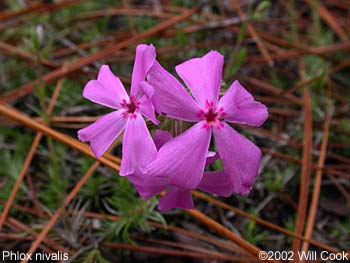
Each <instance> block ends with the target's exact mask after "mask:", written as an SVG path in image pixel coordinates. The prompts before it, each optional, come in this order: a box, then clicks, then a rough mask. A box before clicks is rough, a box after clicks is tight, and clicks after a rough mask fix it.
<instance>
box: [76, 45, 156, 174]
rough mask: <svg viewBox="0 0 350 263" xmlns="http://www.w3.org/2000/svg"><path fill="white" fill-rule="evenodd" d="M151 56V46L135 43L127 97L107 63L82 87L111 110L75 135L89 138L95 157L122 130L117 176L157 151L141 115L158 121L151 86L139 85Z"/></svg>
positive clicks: (139, 167) (87, 95)
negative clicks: (95, 78)
mask: <svg viewBox="0 0 350 263" xmlns="http://www.w3.org/2000/svg"><path fill="white" fill-rule="evenodd" d="M155 58H156V52H155V48H154V46H153V45H138V46H137V48H136V57H135V63H134V69H133V73H132V80H131V89H130V97H129V96H128V94H127V92H126V90H125V88H124V86H123V84H122V83H121V81H120V79H119V78H118V77H117V76H115V75H114V74H113V73H112V72H111V70H110V68H109V67H108V66H107V65H103V66H102V67H101V68H100V71H99V73H98V77H97V80H90V81H89V82H88V83H87V84H86V86H85V87H84V91H83V96H84V97H85V98H87V99H89V100H91V101H93V102H96V103H98V104H101V105H104V106H107V107H109V108H112V109H114V110H115V111H113V112H111V113H109V114H107V115H105V116H103V117H101V118H100V119H98V120H97V121H96V122H95V123H93V124H91V125H89V126H88V127H86V128H84V129H81V130H79V131H78V137H79V139H80V140H81V141H83V142H88V141H89V142H90V146H91V149H92V151H93V152H94V154H95V156H96V157H100V156H101V155H102V154H103V153H104V152H105V151H106V150H107V149H108V148H109V147H110V146H111V144H112V143H113V141H114V140H115V139H116V138H117V137H118V136H119V135H120V133H121V132H122V131H123V130H124V129H125V133H124V138H123V149H122V152H123V158H122V163H121V168H120V175H128V174H132V173H134V172H138V171H141V170H142V168H143V167H144V166H145V165H146V164H148V163H149V162H150V161H152V160H153V159H154V158H155V155H156V152H157V150H156V147H155V145H154V143H153V140H152V138H151V135H150V133H149V131H148V129H147V126H146V123H145V121H144V119H143V117H142V115H143V116H145V117H147V118H148V119H150V120H151V121H152V122H153V123H155V124H158V120H157V119H156V118H155V115H154V108H153V105H152V102H151V97H152V95H153V92H154V91H153V88H152V87H149V86H147V85H145V86H144V87H143V85H142V82H143V81H144V79H145V77H146V74H147V73H148V71H149V70H150V68H151V67H152V65H153V63H154V62H155ZM143 152H147V154H143Z"/></svg>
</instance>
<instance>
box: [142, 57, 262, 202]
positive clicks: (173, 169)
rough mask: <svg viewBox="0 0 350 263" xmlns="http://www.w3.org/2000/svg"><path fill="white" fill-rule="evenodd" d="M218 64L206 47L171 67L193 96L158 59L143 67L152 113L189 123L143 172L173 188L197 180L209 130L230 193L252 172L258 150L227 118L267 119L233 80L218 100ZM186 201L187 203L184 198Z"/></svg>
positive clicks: (243, 187)
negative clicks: (198, 54) (200, 54)
mask: <svg viewBox="0 0 350 263" xmlns="http://www.w3.org/2000/svg"><path fill="white" fill-rule="evenodd" d="M223 63H224V58H223V56H222V55H220V54H219V53H218V52H216V51H211V52H209V53H207V54H206V55H205V56H204V57H202V58H194V59H190V60H188V61H186V62H184V63H182V64H180V65H178V66H177V67H176V72H177V73H178V74H179V75H180V77H181V78H182V80H183V81H184V82H185V84H186V85H187V87H188V88H189V89H190V91H191V92H192V96H193V97H192V96H191V95H190V94H189V93H188V92H187V91H186V89H185V88H184V87H183V86H182V85H181V84H180V82H179V81H178V80H177V79H176V78H174V77H173V76H172V75H171V74H170V73H169V72H167V71H166V70H165V69H163V68H162V66H161V65H160V64H159V63H158V62H155V63H154V65H153V67H152V68H151V70H150V71H149V74H148V79H147V84H145V85H144V86H152V87H154V91H155V92H154V94H153V97H152V101H153V103H154V105H155V108H156V110H157V112H158V113H160V114H162V115H165V116H167V117H170V118H175V119H179V120H184V121H189V122H195V124H194V125H193V126H192V127H191V128H190V129H188V130H186V131H185V132H184V133H182V134H180V135H179V136H177V137H175V138H174V139H172V140H170V141H168V142H167V143H165V144H164V145H163V146H162V147H161V148H160V149H159V151H158V153H157V155H156V158H155V160H154V161H153V162H152V163H150V165H148V166H147V167H146V170H147V172H148V174H149V175H151V176H155V177H163V178H167V180H168V181H167V183H168V184H169V185H172V186H174V190H172V191H173V192H174V191H178V189H187V190H191V189H195V188H197V187H198V186H199V184H200V183H201V181H202V178H203V172H204V168H205V163H206V157H207V153H208V149H209V145H210V141H211V135H212V133H213V134H214V139H215V143H216V147H217V151H218V153H219V155H220V158H221V160H222V163H223V167H224V170H223V173H224V177H225V178H226V179H227V181H228V182H229V184H230V186H231V187H232V190H233V191H234V192H236V193H239V194H247V193H248V192H249V191H250V189H251V187H252V184H253V181H254V178H255V177H256V176H257V174H258V169H259V163H260V158H261V151H260V149H259V148H258V147H257V146H255V145H254V144H253V143H252V142H250V141H249V140H247V139H246V138H245V137H244V136H242V135H240V134H239V133H238V132H236V131H235V130H234V129H233V128H232V127H231V126H230V125H229V124H228V123H227V122H233V123H242V124H247V125H252V126H260V125H262V124H263V123H264V121H265V120H266V119H267V116H268V112H267V108H266V106H265V105H263V104H261V103H260V102H257V101H255V100H254V98H253V97H252V95H251V94H250V93H249V92H248V91H247V90H245V89H244V88H243V86H241V84H240V83H239V82H238V81H235V82H233V84H232V85H231V86H230V88H229V89H228V90H227V92H226V93H225V94H224V95H223V96H222V97H221V98H220V100H219V99H218V97H219V91H220V86H221V76H222V69H223ZM175 187H177V188H175ZM169 192H171V191H169ZM169 192H168V193H169ZM169 195H170V194H169ZM169 199H170V197H169ZM186 200H187V201H186V204H187V206H190V205H189V201H188V200H189V199H188V197H187V199H186ZM170 201H171V200H170ZM170 201H169V202H170ZM178 203H180V201H178ZM164 206H165V207H166V205H164Z"/></svg>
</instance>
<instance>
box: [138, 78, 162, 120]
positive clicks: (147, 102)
mask: <svg viewBox="0 0 350 263" xmlns="http://www.w3.org/2000/svg"><path fill="white" fill-rule="evenodd" d="M139 86H140V89H141V91H142V93H141V94H142V95H141V96H142V97H141V98H140V99H139V102H140V113H141V114H142V115H143V116H145V117H147V118H148V119H149V120H151V121H152V122H153V123H154V124H155V125H158V124H159V121H158V120H157V118H156V115H155V113H154V106H153V103H152V96H153V94H154V88H153V87H152V86H151V85H149V84H148V83H147V82H146V81H142V82H141V83H140V84H139Z"/></svg>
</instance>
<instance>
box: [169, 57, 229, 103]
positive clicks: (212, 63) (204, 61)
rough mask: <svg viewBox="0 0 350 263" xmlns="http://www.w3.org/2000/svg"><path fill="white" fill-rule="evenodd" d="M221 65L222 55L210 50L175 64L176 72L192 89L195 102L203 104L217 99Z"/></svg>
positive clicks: (222, 63)
mask: <svg viewBox="0 0 350 263" xmlns="http://www.w3.org/2000/svg"><path fill="white" fill-rule="evenodd" d="M223 65H224V57H223V56H222V55H221V54H220V53H218V52H216V51H210V52H208V53H207V54H206V55H205V56H203V57H201V58H192V59H190V60H187V61H186V62H184V63H182V64H180V65H178V66H176V72H177V74H179V76H180V77H181V78H182V79H183V81H184V82H185V83H186V85H187V87H188V88H189V89H190V90H191V91H192V95H193V97H194V98H195V99H196V101H197V103H198V104H199V105H201V106H204V105H205V104H206V101H211V102H214V103H216V102H217V101H218V96H219V91H220V87H221V78H222V69H223Z"/></svg>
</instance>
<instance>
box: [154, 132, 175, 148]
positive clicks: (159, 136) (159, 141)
mask: <svg viewBox="0 0 350 263" xmlns="http://www.w3.org/2000/svg"><path fill="white" fill-rule="evenodd" d="M172 138H173V136H172V135H171V133H170V132H168V131H163V130H156V131H155V132H154V143H155V144H156V147H157V150H159V149H160V147H162V146H163V145H164V144H165V143H166V142H168V141H170V140H171V139H172Z"/></svg>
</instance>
